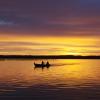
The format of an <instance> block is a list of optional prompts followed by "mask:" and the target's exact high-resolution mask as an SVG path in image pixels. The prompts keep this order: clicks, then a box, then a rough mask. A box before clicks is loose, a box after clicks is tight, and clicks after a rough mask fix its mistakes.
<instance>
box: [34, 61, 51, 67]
mask: <svg viewBox="0 0 100 100" xmlns="http://www.w3.org/2000/svg"><path fill="white" fill-rule="evenodd" d="M34 66H35V67H38V68H39V67H40V68H43V67H47V68H48V67H50V66H51V65H50V64H49V62H47V63H46V64H44V63H43V62H42V63H41V64H37V63H35V62H34Z"/></svg>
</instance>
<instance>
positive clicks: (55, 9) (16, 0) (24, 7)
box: [0, 0, 100, 36]
mask: <svg viewBox="0 0 100 100" xmlns="http://www.w3.org/2000/svg"><path fill="white" fill-rule="evenodd" d="M99 5H100V0H2V1H0V32H1V33H0V34H2V32H4V33H8V34H9V33H13V34H19V35H20V34H27V35H47V36H49V35H51V36H58V35H59V36H61V35H64V36H72V35H76V36H81V35H82V36H83V35H85V36H87V35H100V33H99V32H100V29H99V27H100V13H99V12H100V6H99Z"/></svg>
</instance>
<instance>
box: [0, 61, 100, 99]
mask: <svg viewBox="0 0 100 100" xmlns="http://www.w3.org/2000/svg"><path fill="white" fill-rule="evenodd" d="M34 62H36V63H40V62H41V60H6V61H0V95H1V94H2V93H9V92H11V91H13V93H14V91H15V92H16V91H17V93H18V92H19V89H22V90H23V89H26V91H31V92H32V93H34V91H33V90H35V89H36V91H37V92H40V91H41V92H43V91H46V92H47V91H48V92H49V91H52V93H53V92H54V91H66V92H68V91H69V89H70V91H72V89H76V90H77V89H80V90H82V91H85V92H86V93H87V92H90V93H91V91H92V92H93V94H94V91H95V93H97V94H99V93H100V74H99V73H100V66H99V65H100V61H99V60H49V62H50V64H52V66H50V67H49V68H46V67H44V68H35V66H34ZM27 89H28V90H27ZM32 89H33V90H32ZM84 89H86V90H84ZM20 91H21V90H20ZM78 92H79V93H80V91H77V93H78ZM85 92H84V93H85ZM72 93H73V94H74V93H75V92H72ZM94 97H95V96H94ZM85 100H87V99H85Z"/></svg>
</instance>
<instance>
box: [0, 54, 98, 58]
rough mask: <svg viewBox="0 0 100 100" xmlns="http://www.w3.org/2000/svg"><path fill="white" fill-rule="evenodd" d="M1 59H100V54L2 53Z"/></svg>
mask: <svg viewBox="0 0 100 100" xmlns="http://www.w3.org/2000/svg"><path fill="white" fill-rule="evenodd" d="M0 59H100V56H80V55H78V56H74V55H0Z"/></svg>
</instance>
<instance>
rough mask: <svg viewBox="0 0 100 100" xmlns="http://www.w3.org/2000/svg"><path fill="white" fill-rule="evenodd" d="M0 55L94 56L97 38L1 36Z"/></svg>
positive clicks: (96, 50)
mask: <svg viewBox="0 0 100 100" xmlns="http://www.w3.org/2000/svg"><path fill="white" fill-rule="evenodd" d="M0 46H1V48H0V50H1V51H0V54H15V53H16V54H22V55H23V54H25V55H34V54H35V55H41V54H43V55H96V54H97V53H98V54H100V53H99V50H100V45H99V38H97V37H91V38H89V37H39V36H31V37H30V36H24V37H22V36H7V35H4V36H1V37H0Z"/></svg>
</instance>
